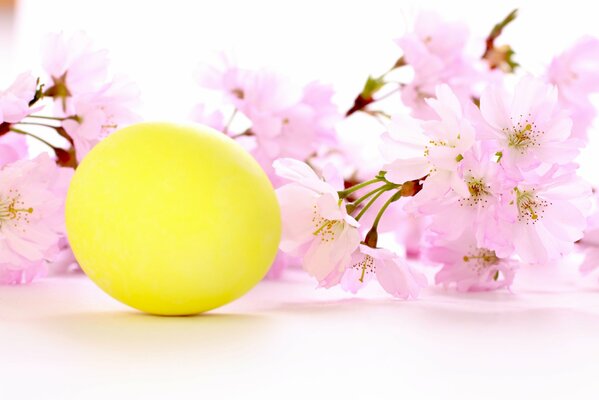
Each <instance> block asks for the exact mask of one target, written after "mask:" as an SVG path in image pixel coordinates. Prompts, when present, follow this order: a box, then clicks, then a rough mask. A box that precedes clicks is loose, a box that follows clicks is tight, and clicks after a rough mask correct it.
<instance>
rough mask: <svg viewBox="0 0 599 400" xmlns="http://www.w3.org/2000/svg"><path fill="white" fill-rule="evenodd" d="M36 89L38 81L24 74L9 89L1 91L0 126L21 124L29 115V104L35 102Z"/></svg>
mask: <svg viewBox="0 0 599 400" xmlns="http://www.w3.org/2000/svg"><path fill="white" fill-rule="evenodd" d="M36 88H37V82H36V79H35V78H34V77H33V75H31V74H30V73H29V72H24V73H22V74H20V75H19V76H17V78H16V79H15V81H14V82H13V83H12V84H11V85H10V86H9V87H8V89H6V90H0V124H1V123H3V122H8V123H15V122H19V121H20V120H22V119H23V118H25V117H26V116H27V115H29V113H30V109H29V102H30V101H31V100H33V97H34V95H35V90H36Z"/></svg>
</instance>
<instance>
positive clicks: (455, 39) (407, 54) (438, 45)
mask: <svg viewBox="0 0 599 400" xmlns="http://www.w3.org/2000/svg"><path fill="white" fill-rule="evenodd" d="M467 42H468V29H467V27H466V25H465V24H463V23H454V22H447V21H444V20H442V19H441V18H440V17H439V15H437V14H436V13H433V12H422V13H420V14H419V15H418V16H417V18H416V20H415V22H414V29H413V31H412V32H409V33H408V34H406V35H404V36H403V37H402V38H400V39H399V40H397V43H398V44H399V46H400V47H401V49H402V50H403V52H404V55H403V57H404V59H405V61H406V63H407V64H409V65H410V66H411V67H412V68H413V70H414V78H413V80H412V81H411V82H410V83H409V84H408V85H406V86H405V87H403V88H402V91H401V97H402V100H403V102H404V104H406V105H407V106H408V107H410V108H411V109H412V114H413V115H414V116H415V117H417V118H424V119H427V118H430V117H432V116H433V115H434V114H433V113H432V110H431V109H430V108H429V107H427V106H426V104H425V100H426V99H427V98H429V97H434V95H435V88H436V86H437V85H440V84H449V86H451V88H452V90H453V91H454V93H456V95H457V96H458V97H459V98H460V99H461V100H462V101H468V100H470V98H471V97H472V96H473V95H474V90H475V86H476V85H477V83H478V82H480V81H481V79H482V71H481V67H482V66H483V65H482V63H481V62H480V60H478V59H477V58H475V57H472V56H470V55H468V54H467V53H466V51H465V47H466V44H467Z"/></svg>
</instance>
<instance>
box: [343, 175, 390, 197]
mask: <svg viewBox="0 0 599 400" xmlns="http://www.w3.org/2000/svg"><path fill="white" fill-rule="evenodd" d="M380 181H381V179H380V178H374V179H371V180H369V181H366V182H362V183H358V184H357V185H354V186H352V187H349V188H347V189H345V190H340V191H338V192H337V194H338V195H339V198H341V199H344V198H346V197H347V196H349V195H350V194H351V193H353V192H355V191H356V190H360V189H362V188H363V187H366V186H368V185H372V184H373V183H376V182H380Z"/></svg>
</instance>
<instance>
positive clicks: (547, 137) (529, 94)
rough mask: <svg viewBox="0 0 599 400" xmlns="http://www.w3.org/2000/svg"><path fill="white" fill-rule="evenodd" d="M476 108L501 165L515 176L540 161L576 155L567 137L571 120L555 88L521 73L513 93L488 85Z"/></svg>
mask: <svg viewBox="0 0 599 400" xmlns="http://www.w3.org/2000/svg"><path fill="white" fill-rule="evenodd" d="M480 111H481V113H482V116H483V118H484V120H485V121H486V122H487V124H488V126H489V128H490V129H488V130H487V132H485V133H486V134H487V135H488V136H487V137H488V138H490V139H491V140H493V141H494V142H495V143H496V145H497V148H498V150H499V151H500V152H501V163H502V165H504V166H505V167H506V168H508V169H509V170H510V171H511V172H512V173H513V174H515V175H518V174H519V173H522V172H525V171H530V170H531V169H534V168H537V167H539V166H540V165H542V164H544V165H551V164H554V163H560V164H565V163H568V162H570V161H572V159H573V158H574V157H575V156H576V155H577V154H578V150H577V145H578V143H577V142H573V141H571V140H568V138H569V137H570V132H571V127H572V121H571V120H570V118H568V116H567V113H566V112H565V111H563V110H561V109H560V107H559V104H558V101H557V91H556V89H555V87H554V86H551V85H548V84H546V83H544V82H542V81H541V80H538V79H535V78H532V77H530V76H525V77H524V78H522V79H520V81H519V82H518V84H517V85H516V87H515V89H514V92H513V94H509V93H508V92H507V91H505V90H504V89H503V88H501V87H499V86H498V85H491V86H490V87H488V88H487V89H486V90H485V91H484V92H483V94H482V96H481V99H480Z"/></svg>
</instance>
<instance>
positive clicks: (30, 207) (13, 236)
mask: <svg viewBox="0 0 599 400" xmlns="http://www.w3.org/2000/svg"><path fill="white" fill-rule="evenodd" d="M72 173H73V171H72V169H69V168H60V167H57V166H56V164H55V163H54V162H53V161H52V160H51V159H50V157H49V156H48V155H47V154H45V153H44V154H41V155H39V156H38V157H36V158H34V159H33V160H21V161H17V162H15V163H13V164H8V165H6V166H4V168H2V169H1V170H0V259H1V260H2V263H1V265H2V270H3V273H2V275H3V276H4V277H5V279H7V281H8V283H18V282H22V281H28V280H29V278H28V277H32V276H34V275H37V273H35V274H34V273H33V272H32V271H33V270H36V271H37V270H38V269H39V268H40V267H39V265H40V264H39V263H40V262H43V261H44V260H47V259H50V258H52V256H53V255H54V254H56V252H57V251H58V242H59V239H60V237H61V236H64V234H65V228H64V215H63V214H64V212H63V209H64V198H65V196H66V189H67V186H68V182H69V180H70V177H71V176H72ZM29 267H31V268H33V270H31V271H29V270H28V268H29ZM19 270H21V271H25V272H22V273H19V272H18V271H19ZM32 274H33V275H32ZM6 277H9V278H6ZM19 277H20V278H19Z"/></svg>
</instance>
